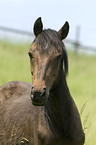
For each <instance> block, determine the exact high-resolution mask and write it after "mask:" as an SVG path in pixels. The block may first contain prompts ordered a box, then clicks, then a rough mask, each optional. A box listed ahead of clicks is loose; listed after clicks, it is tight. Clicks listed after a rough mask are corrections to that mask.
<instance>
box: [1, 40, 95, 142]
mask: <svg viewBox="0 0 96 145" xmlns="http://www.w3.org/2000/svg"><path fill="white" fill-rule="evenodd" d="M29 48H30V44H13V43H10V42H7V43H5V42H4V41H1V42H0V85H3V84H4V83H7V82H9V81H14V80H19V81H25V82H31V74H30V63H29V57H28V55H27V52H28V50H29ZM68 56H69V76H68V77H67V81H68V86H69V89H70V92H71V94H72V97H73V98H74V100H75V102H76V105H77V106H78V109H79V111H80V113H81V119H82V122H83V125H84V131H85V133H86V145H96V137H95V136H96V113H95V112H96V55H94V56H90V55H89V56H88V55H84V54H78V56H75V55H74V53H72V52H70V51H69V52H68Z"/></svg>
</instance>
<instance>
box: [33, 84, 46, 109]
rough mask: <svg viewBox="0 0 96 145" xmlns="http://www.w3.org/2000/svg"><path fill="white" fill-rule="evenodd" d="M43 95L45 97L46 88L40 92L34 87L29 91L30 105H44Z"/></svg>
mask: <svg viewBox="0 0 96 145" xmlns="http://www.w3.org/2000/svg"><path fill="white" fill-rule="evenodd" d="M45 95H46V88H43V89H42V90H40V91H36V90H35V88H34V87H32V89H31V94H30V97H31V100H32V104H33V105H35V106H44V105H45Z"/></svg>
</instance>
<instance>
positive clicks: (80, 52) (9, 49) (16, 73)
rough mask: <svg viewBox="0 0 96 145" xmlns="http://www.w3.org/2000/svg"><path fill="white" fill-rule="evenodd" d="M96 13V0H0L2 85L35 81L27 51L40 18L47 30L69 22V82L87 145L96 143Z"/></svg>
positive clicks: (0, 82) (0, 75) (0, 65)
mask: <svg viewBox="0 0 96 145" xmlns="http://www.w3.org/2000/svg"><path fill="white" fill-rule="evenodd" d="M95 15H96V1H95V0H89V1H88V0H80V1H77V0H67V1H64V0H59V1H58V0H48V1H47V0H46V1H45V0H0V85H3V84H4V83H7V82H9V81H14V80H19V81H25V82H31V74H30V64H29V58H28V55H27V52H28V50H29V48H30V45H31V43H32V41H33V39H34V34H33V25H34V22H35V20H36V19H37V18H38V17H42V21H43V26H44V28H45V29H46V28H51V29H54V30H57V31H58V30H59V29H60V28H61V27H62V26H63V24H64V23H65V21H68V22H69V24H70V31H69V35H68V37H67V39H66V40H64V43H65V45H66V48H67V51H68V57H69V75H68V77H67V81H68V85H69V89H70V92H71V94H72V96H73V98H74V100H75V102H76V104H77V106H78V109H79V112H80V115H81V119H82V122H83V127H84V131H85V133H86V145H96V137H95V136H96V113H95V112H96V36H95V34H96V18H95V17H96V16H95Z"/></svg>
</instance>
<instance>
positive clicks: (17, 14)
mask: <svg viewBox="0 0 96 145" xmlns="http://www.w3.org/2000/svg"><path fill="white" fill-rule="evenodd" d="M38 17H42V21H43V25H44V28H51V29H54V30H57V31H58V30H59V29H60V28H61V27H62V25H63V24H64V23H65V21H68V22H69V25H70V31H69V35H68V39H72V40H75V39H76V28H77V27H79V28H80V36H79V37H80V38H79V39H80V42H81V43H82V44H84V45H89V46H94V47H96V36H95V34H96V0H66V1H65V0H0V26H6V27H10V28H15V29H20V30H26V31H30V32H31V31H33V25H34V22H35V20H36V19H37V18H38Z"/></svg>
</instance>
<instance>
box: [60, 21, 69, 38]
mask: <svg viewBox="0 0 96 145" xmlns="http://www.w3.org/2000/svg"><path fill="white" fill-rule="evenodd" d="M68 32H69V23H68V22H67V21H66V22H65V24H64V25H63V27H62V28H61V29H60V30H59V35H60V38H61V40H63V39H65V38H66V37H67V35H68Z"/></svg>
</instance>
